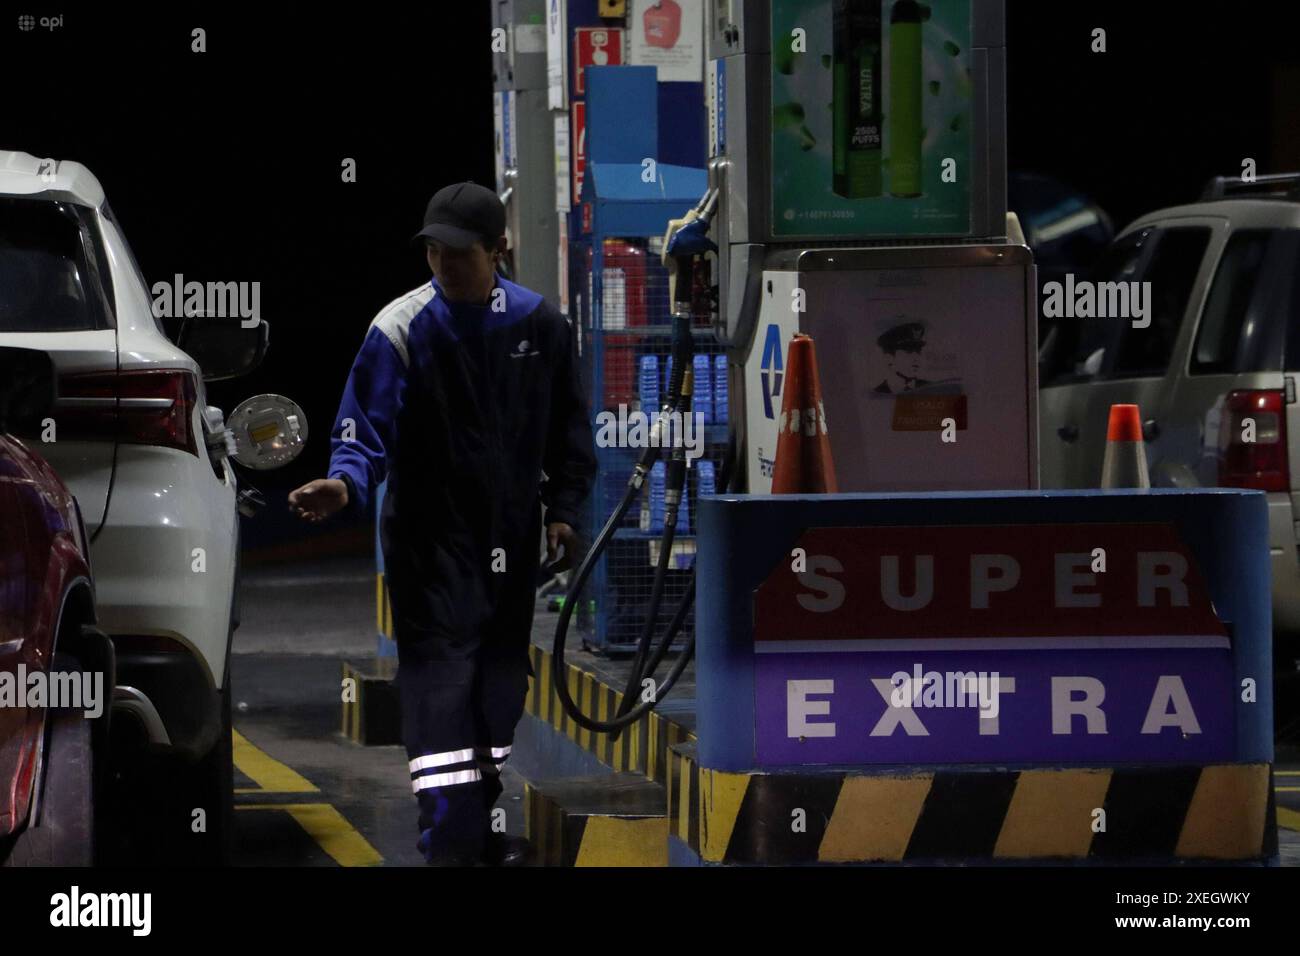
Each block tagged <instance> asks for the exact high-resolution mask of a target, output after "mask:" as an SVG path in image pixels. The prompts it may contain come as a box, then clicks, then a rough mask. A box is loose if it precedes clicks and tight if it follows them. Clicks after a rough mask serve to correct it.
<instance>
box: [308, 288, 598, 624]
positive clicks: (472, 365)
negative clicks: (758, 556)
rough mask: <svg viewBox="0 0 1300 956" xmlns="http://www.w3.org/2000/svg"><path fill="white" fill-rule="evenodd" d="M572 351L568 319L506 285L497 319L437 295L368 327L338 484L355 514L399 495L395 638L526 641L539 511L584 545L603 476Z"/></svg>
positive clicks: (344, 417) (423, 291) (394, 502)
mask: <svg viewBox="0 0 1300 956" xmlns="http://www.w3.org/2000/svg"><path fill="white" fill-rule="evenodd" d="M576 343H577V333H576V331H575V330H573V329H571V327H570V325H569V321H568V319H567V318H566V317H565V316H564V315H563V314H562V313H560V312H559V311H558V310H557V309H555V308H554V307H553V306H552V305H550V304H549V303H548V302H546V300H545V299H543V298H542V297H541V296H540V295H538V294H537V293H535V292H532V291H530V290H528V289H525V288H524V287H522V286H519V285H516V284H515V283H513V282H509V281H507V280H505V279H503V278H499V277H498V278H497V280H496V287H495V289H494V290H493V294H492V296H491V297H490V299H489V304H488V305H485V306H481V307H480V306H472V305H464V304H460V303H454V304H453V303H450V302H448V301H447V299H446V297H445V295H444V294H443V292H442V290H441V288H440V287H439V286H438V283H437V281H436V280H432V281H430V282H429V283H428V284H427V285H424V286H422V287H420V288H419V289H416V290H414V291H412V292H410V293H408V294H406V295H404V296H402V297H401V298H399V299H397V300H395V301H393V302H392V303H390V304H389V305H387V306H386V307H385V308H384V309H383V310H382V311H381V312H380V313H379V315H378V316H376V317H375V320H374V321H373V322H372V323H371V325H370V330H369V331H368V332H367V334H366V338H365V341H364V342H363V343H362V346H361V351H360V352H359V353H358V355H357V358H356V361H355V362H354V363H353V366H352V371H351V373H350V375H349V376H348V381H347V385H346V387H345V388H344V391H343V400H342V402H341V403H340V405H339V413H338V418H337V419H336V421H335V423H334V431H333V433H332V436H331V440H330V447H331V458H330V468H329V476H330V477H331V478H341V479H343V480H345V481H346V482H347V483H348V485H349V492H350V499H351V500H350V502H349V506H348V507H349V509H352V510H353V511H354V513H357V514H365V513H367V511H368V509H369V507H370V502H371V500H372V499H373V498H374V495H375V489H376V488H377V487H378V486H379V484H380V483H381V482H383V481H385V480H387V482H388V485H387V488H386V491H385V495H384V504H383V509H382V514H381V515H380V539H381V544H382V547H383V549H384V561H385V572H386V579H387V583H388V588H389V595H390V598H391V601H392V606H393V614H394V623H395V626H396V629H397V631H398V635H397V636H398V637H399V639H400V638H401V637H402V636H403V633H406V634H410V635H413V636H415V637H421V636H435V635H441V636H444V637H448V638H451V639H462V638H463V639H466V640H477V639H478V638H479V637H482V636H486V635H485V634H483V633H482V632H483V631H484V629H498V630H500V629H510V628H511V626H512V624H515V623H517V624H519V625H520V626H522V627H524V629H525V630H526V629H527V625H526V624H524V623H523V622H525V621H531V618H532V606H533V594H534V589H535V585H536V574H537V566H538V560H539V542H540V539H541V526H542V514H541V508H542V506H544V507H545V521H546V523H548V524H549V523H551V522H555V521H563V522H566V523H568V524H570V525H572V526H573V527H574V528H575V529H577V530H578V531H579V533H581V532H582V530H583V526H584V524H585V522H584V520H583V518H584V501H585V499H586V498H587V495H588V493H589V492H590V490H591V484H592V481H593V477H594V474H595V470H596V461H595V452H594V449H593V443H592V429H591V419H590V414H589V411H588V404H587V400H586V396H585V392H584V390H583V386H582V381H581V375H580V369H579V365H578V359H577V348H576ZM543 473H545V474H544V475H543ZM503 567H504V569H505V570H504V571H502V568H503ZM525 612H526V613H525ZM516 630H517V628H516ZM524 639H526V637H525V638H524Z"/></svg>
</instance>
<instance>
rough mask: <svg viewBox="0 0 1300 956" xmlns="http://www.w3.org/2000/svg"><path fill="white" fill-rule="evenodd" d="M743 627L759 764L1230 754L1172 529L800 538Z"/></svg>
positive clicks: (1209, 651) (1226, 683)
mask: <svg viewBox="0 0 1300 956" xmlns="http://www.w3.org/2000/svg"><path fill="white" fill-rule="evenodd" d="M754 622H755V623H754V638H755V640H754V650H755V652H756V654H755V685H754V690H755V697H756V701H755V704H756V707H755V713H756V715H757V716H756V727H755V730H756V735H755V736H756V743H757V750H758V752H757V757H758V760H759V762H760V763H762V764H764V765H769V766H770V765H781V764H839V763H852V764H862V763H917V762H922V763H968V762H987V761H1011V762H1015V761H1026V762H1028V761H1063V762H1088V761H1098V760H1142V761H1157V762H1179V761H1188V760H1191V761H1201V760H1218V759H1228V758H1229V757H1230V756H1231V753H1232V748H1233V744H1234V740H1235V721H1234V701H1235V698H1234V686H1233V669H1232V657H1231V642H1230V634H1229V630H1228V629H1227V628H1226V627H1225V626H1224V624H1223V622H1222V621H1220V619H1219V617H1218V615H1217V614H1216V612H1215V609H1214V607H1213V605H1212V604H1211V602H1210V599H1209V595H1208V591H1207V589H1206V587H1205V583H1204V581H1203V579H1202V577H1201V574H1200V571H1199V569H1198V568H1197V566H1196V562H1195V560H1194V557H1193V556H1192V554H1191V552H1190V550H1189V549H1188V548H1187V547H1186V546H1185V545H1184V544H1183V542H1182V541H1181V540H1180V538H1179V536H1178V534H1177V531H1176V530H1175V529H1174V527H1173V526H1172V525H1168V524H1155V523H1152V524H1059V525H1016V526H1005V527H1002V526H999V527H987V526H936V527H876V528H815V529H811V530H809V531H807V532H805V533H804V535H803V536H802V537H801V538H800V540H799V541H798V543H797V546H796V547H795V548H794V549H793V551H792V554H791V557H790V560H789V561H784V562H783V563H782V564H781V565H780V566H778V567H777V568H776V569H775V570H774V572H773V573H772V574H771V575H770V576H769V577H768V578H767V580H766V581H764V582H763V584H762V585H760V586H759V588H758V589H757V591H756V592H755V597H754Z"/></svg>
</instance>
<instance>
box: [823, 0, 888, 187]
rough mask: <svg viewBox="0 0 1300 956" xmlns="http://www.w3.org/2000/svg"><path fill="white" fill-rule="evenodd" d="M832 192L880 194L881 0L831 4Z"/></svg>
mask: <svg viewBox="0 0 1300 956" xmlns="http://www.w3.org/2000/svg"><path fill="white" fill-rule="evenodd" d="M833 29H834V57H833V59H832V63H831V72H832V75H833V83H834V92H833V94H832V100H831V108H832V111H833V115H834V137H833V141H832V144H831V146H832V154H831V155H832V163H831V169H832V174H833V181H832V187H831V188H832V189H833V190H834V191H835V194H836V195H837V196H844V197H845V198H848V199H864V198H867V197H870V196H879V195H880V194H881V190H882V184H881V175H880V146H881V133H882V132H883V127H882V121H881V115H880V38H881V18H880V0H835V5H834V20H833Z"/></svg>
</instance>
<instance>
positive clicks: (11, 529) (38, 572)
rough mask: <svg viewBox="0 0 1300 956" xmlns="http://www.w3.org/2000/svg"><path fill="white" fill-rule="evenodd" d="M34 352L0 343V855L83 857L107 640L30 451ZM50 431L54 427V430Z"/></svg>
mask: <svg viewBox="0 0 1300 956" xmlns="http://www.w3.org/2000/svg"><path fill="white" fill-rule="evenodd" d="M53 382H54V378H53V368H52V366H51V364H50V361H49V358H48V356H46V355H45V354H44V353H43V352H38V351H33V350H29V349H0V863H3V865H6V866H15V865H63V866H76V865H82V866H86V865H91V864H92V863H93V862H94V852H95V836H96V831H95V804H96V795H97V792H98V791H99V789H100V787H99V777H100V775H101V774H102V773H103V770H104V768H105V767H106V764H107V760H106V759H104V758H105V755H106V753H107V751H106V744H107V732H108V714H109V713H110V712H111V709H112V707H111V705H112V699H111V698H112V693H113V684H114V674H113V648H112V644H111V642H110V641H109V640H108V638H107V637H106V636H105V635H104V634H103V633H102V632H101V631H99V630H97V629H96V628H95V626H94V625H95V599H94V583H93V580H92V578H91V574H90V567H89V561H88V556H89V542H88V541H87V539H86V532H85V528H84V526H83V524H82V521H81V512H80V509H79V508H78V507H77V502H76V500H75V499H74V498H73V497H72V495H71V494H69V493H68V490H67V488H66V487H64V485H63V482H62V481H60V480H59V478H58V476H57V475H55V473H54V471H53V470H52V469H51V468H50V466H49V465H48V464H46V462H45V460H44V459H43V458H42V457H41V456H40V455H39V454H38V453H37V452H36V450H35V449H38V448H39V447H40V445H41V442H40V440H39V438H37V439H35V440H28V441H24V440H21V439H19V438H18V437H16V435H17V434H34V435H39V433H40V429H41V427H42V423H43V422H44V423H48V422H50V421H52V420H53V419H52V418H51V417H50V416H51V410H52V408H53V389H54V384H53ZM55 434H57V433H55Z"/></svg>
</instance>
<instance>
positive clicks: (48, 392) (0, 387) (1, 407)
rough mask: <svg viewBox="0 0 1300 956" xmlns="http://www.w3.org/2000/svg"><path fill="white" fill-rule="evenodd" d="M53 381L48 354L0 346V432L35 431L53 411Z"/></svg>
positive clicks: (56, 391) (55, 387)
mask: <svg viewBox="0 0 1300 956" xmlns="http://www.w3.org/2000/svg"><path fill="white" fill-rule="evenodd" d="M57 380H58V379H57V376H56V375H55V373H54V361H53V360H52V359H51V358H50V356H49V353H47V352H42V351H40V350H39V349H20V348H0V432H9V433H12V434H16V435H35V434H38V433H39V432H40V430H41V423H42V422H43V421H44V420H45V419H46V418H48V417H50V416H51V415H52V414H53V412H54V402H55V399H56V398H57V395H58V387H57Z"/></svg>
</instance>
